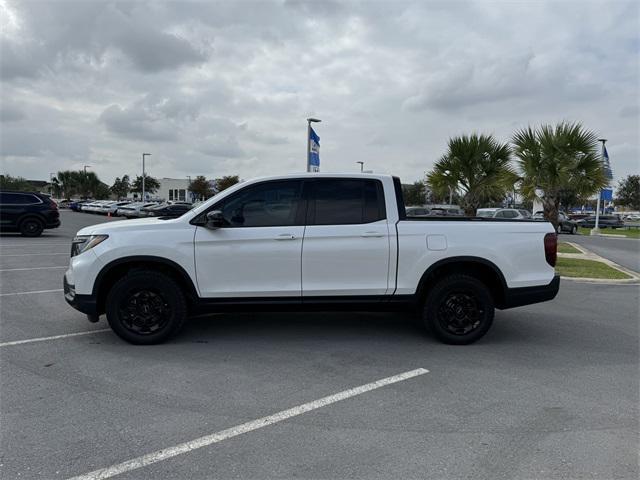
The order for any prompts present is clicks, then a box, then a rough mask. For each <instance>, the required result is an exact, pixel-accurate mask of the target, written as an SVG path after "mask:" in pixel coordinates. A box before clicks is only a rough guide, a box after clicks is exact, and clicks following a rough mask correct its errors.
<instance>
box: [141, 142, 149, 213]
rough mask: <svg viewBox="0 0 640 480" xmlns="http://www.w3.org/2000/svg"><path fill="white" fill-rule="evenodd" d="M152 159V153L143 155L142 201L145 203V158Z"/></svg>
mask: <svg viewBox="0 0 640 480" xmlns="http://www.w3.org/2000/svg"><path fill="white" fill-rule="evenodd" d="M147 156H148V157H150V156H151V154H150V153H143V154H142V201H143V202H144V201H145V196H144V177H145V173H144V157H147Z"/></svg>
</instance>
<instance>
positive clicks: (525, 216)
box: [476, 208, 531, 220]
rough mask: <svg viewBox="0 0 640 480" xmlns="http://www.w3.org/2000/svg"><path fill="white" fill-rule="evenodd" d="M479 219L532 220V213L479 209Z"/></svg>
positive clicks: (515, 209) (513, 210)
mask: <svg viewBox="0 0 640 480" xmlns="http://www.w3.org/2000/svg"><path fill="white" fill-rule="evenodd" d="M476 216H477V217H485V218H508V219H510V220H530V219H531V212H529V211H528V210H524V209H520V208H479V209H478V210H477V211H476Z"/></svg>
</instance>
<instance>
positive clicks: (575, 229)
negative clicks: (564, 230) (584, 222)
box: [571, 225, 578, 235]
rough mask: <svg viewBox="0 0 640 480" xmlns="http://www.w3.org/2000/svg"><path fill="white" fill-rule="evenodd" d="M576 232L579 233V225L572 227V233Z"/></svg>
mask: <svg viewBox="0 0 640 480" xmlns="http://www.w3.org/2000/svg"><path fill="white" fill-rule="evenodd" d="M576 233H578V227H576V226H575V225H574V226H573V227H571V235H575V234H576Z"/></svg>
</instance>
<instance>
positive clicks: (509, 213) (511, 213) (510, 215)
mask: <svg viewBox="0 0 640 480" xmlns="http://www.w3.org/2000/svg"><path fill="white" fill-rule="evenodd" d="M504 216H505V217H506V218H516V217H517V216H518V212H516V211H515V210H507V211H505V212H504Z"/></svg>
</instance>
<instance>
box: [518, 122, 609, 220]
mask: <svg viewBox="0 0 640 480" xmlns="http://www.w3.org/2000/svg"><path fill="white" fill-rule="evenodd" d="M512 142H513V151H514V154H515V156H516V158H517V162H516V163H517V167H518V169H519V170H520V174H521V176H522V186H521V193H522V195H523V196H524V197H525V198H526V199H528V200H533V198H534V197H535V196H536V190H539V193H540V192H541V201H542V206H543V210H544V217H545V218H546V219H547V220H549V221H550V222H551V223H552V224H553V226H554V227H556V228H557V226H558V207H559V206H560V201H561V199H562V197H563V195H566V192H572V196H575V197H576V198H584V197H588V196H590V195H593V194H594V193H596V192H598V191H599V190H600V189H601V188H602V187H604V186H605V185H606V183H607V181H606V178H605V175H604V169H603V167H602V162H601V161H600V157H599V155H598V137H597V136H596V134H595V133H594V132H592V131H589V130H585V129H584V128H583V127H582V125H581V124H580V123H567V122H561V123H558V124H557V125H556V126H552V125H542V126H540V127H539V128H537V129H533V128H531V127H528V128H525V129H522V130H519V131H517V132H516V133H515V134H514V135H513V140H512Z"/></svg>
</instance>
